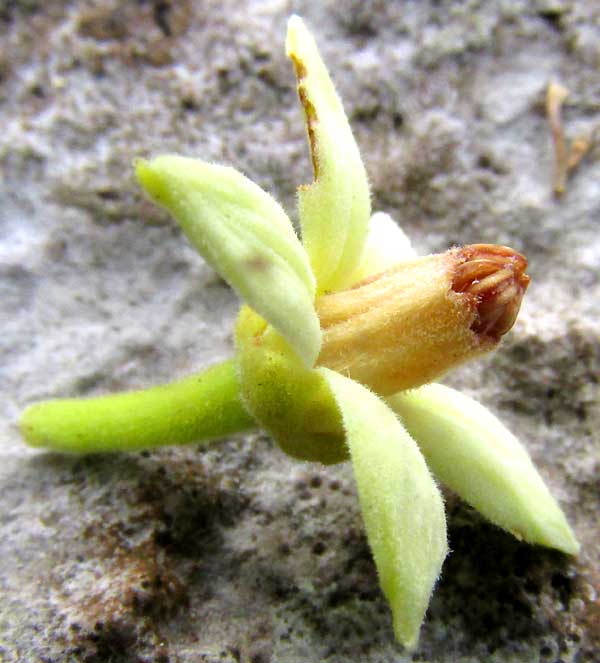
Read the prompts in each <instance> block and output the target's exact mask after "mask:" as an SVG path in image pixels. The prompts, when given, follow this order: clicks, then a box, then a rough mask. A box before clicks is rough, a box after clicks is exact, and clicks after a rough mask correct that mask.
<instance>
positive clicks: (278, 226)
mask: <svg viewBox="0 0 600 663" xmlns="http://www.w3.org/2000/svg"><path fill="white" fill-rule="evenodd" d="M136 174H137V177H138V179H139V181H140V183H141V184H142V186H143V187H144V189H146V191H147V192H148V193H149V194H150V196H151V197H152V199H153V200H154V201H155V202H157V203H158V204H160V205H163V206H164V207H166V208H167V209H168V210H169V211H170V212H171V214H173V216H174V217H175V219H176V220H177V221H178V222H179V224H180V225H181V227H182V228H183V230H184V232H185V234H186V235H187V237H188V239H189V240H190V242H191V243H192V244H193V245H194V247H195V248H196V249H197V250H198V251H199V252H200V254H201V255H202V256H203V257H204V259H205V260H206V261H207V262H208V263H210V264H211V265H212V267H213V268H214V269H216V270H217V271H218V272H219V273H220V274H221V276H223V278H224V279H225V280H226V281H228V282H229V284H230V285H231V286H232V287H233V288H234V289H235V290H236V291H237V292H238V294H239V295H240V296H241V297H242V298H243V299H244V300H245V301H246V302H247V303H248V304H249V305H250V306H251V307H252V308H253V309H255V310H256V311H257V312H258V313H260V315H262V316H263V317H264V318H265V319H266V320H267V321H268V322H270V323H271V324H272V325H273V327H275V329H277V330H278V331H279V332H280V333H281V334H283V336H284V337H285V338H286V339H287V341H288V342H289V343H290V345H291V346H292V347H293V348H294V349H295V350H296V351H297V352H298V353H299V354H300V356H301V357H302V358H303V359H304V361H305V362H306V364H308V365H312V364H313V363H314V361H315V360H316V358H317V356H318V354H319V348H320V346H321V331H320V328H319V319H318V318H317V314H316V313H315V309H314V296H315V279H314V276H313V274H312V271H311V269H310V264H309V260H308V256H307V254H306V251H305V250H304V248H303V247H302V245H301V244H300V241H299V240H298V238H297V237H296V235H295V233H294V229H293V227H292V225H291V222H290V220H289V219H288V217H287V216H286V214H285V212H284V211H283V209H282V208H281V206H280V205H279V204H278V203H277V202H276V201H275V200H274V199H273V198H271V196H269V195H268V194H267V193H265V192H264V191H263V190H262V189H261V188H260V187H259V186H257V185H256V184H254V183H253V182H251V181H250V180H249V179H248V178H246V177H244V176H243V175H242V174H241V173H239V172H238V171H236V170H234V169H233V168H228V167H225V166H215V165H213V164H209V163H205V162H203V161H199V160H197V159H188V158H185V157H179V156H161V157H157V158H156V159H153V160H152V161H143V160H140V161H138V163H137V164H136Z"/></svg>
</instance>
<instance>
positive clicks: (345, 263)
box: [286, 16, 371, 293]
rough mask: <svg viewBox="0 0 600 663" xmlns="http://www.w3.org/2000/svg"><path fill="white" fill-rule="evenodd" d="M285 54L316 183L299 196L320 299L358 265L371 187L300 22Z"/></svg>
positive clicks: (292, 24) (292, 26)
mask: <svg viewBox="0 0 600 663" xmlns="http://www.w3.org/2000/svg"><path fill="white" fill-rule="evenodd" d="M286 52H287V55H288V57H290V58H291V59H292V61H293V63H294V67H295V70H296V76H297V78H298V95H299V97H300V102H301V103H302V106H303V109H304V115H305V119H306V127H307V132H308V140H309V147H310V151H311V157H312V163H313V170H314V177H315V181H314V182H313V183H312V184H311V185H310V186H303V187H300V189H299V192H298V195H299V200H298V205H299V214H300V225H301V227H302V241H303V243H304V246H305V248H306V250H307V252H308V255H309V256H310V261H311V265H312V268H313V271H314V273H315V276H316V277H317V287H318V292H319V293H323V292H325V291H330V290H336V289H339V288H342V287H345V286H347V285H349V281H350V278H351V276H352V272H353V271H354V269H355V268H356V266H357V264H358V261H359V259H360V256H361V253H362V250H363V246H364V242H365V238H366V236H367V226H368V223H369V216H370V212H371V201H370V194H369V183H368V180H367V174H366V172H365V168H364V166H363V163H362V160H361V157H360V153H359V151H358V146H357V145H356V142H355V140H354V136H353V135H352V130H351V128H350V125H349V123H348V119H347V117H346V114H345V113H344V108H343V106H342V102H341V101H340V99H339V97H338V95H337V93H336V91H335V88H334V86H333V83H332V82H331V79H330V78H329V74H328V73H327V69H326V68H325V65H324V64H323V61H322V60H321V56H320V54H319V51H318V49H317V45H316V44H315V40H314V39H313V37H312V35H311V34H310V33H309V31H308V30H307V29H306V26H305V25H304V23H303V21H302V19H301V18H300V17H299V16H292V17H291V18H290V20H289V23H288V33H287V40H286Z"/></svg>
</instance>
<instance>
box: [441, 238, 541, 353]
mask: <svg viewBox="0 0 600 663" xmlns="http://www.w3.org/2000/svg"><path fill="white" fill-rule="evenodd" d="M459 255H460V259H461V262H460V263H459V265H458V266H457V268H456V270H455V273H454V277H453V279H452V289H453V290H454V292H460V293H465V294H467V295H470V296H471V297H472V298H473V304H474V306H475V309H476V312H477V317H476V318H475V320H474V322H473V324H472V325H471V329H472V330H473V331H474V332H475V333H476V334H479V335H480V336H486V337H488V338H491V339H495V340H499V339H500V337H501V336H502V335H504V334H506V332H507V331H508V330H509V329H510V328H511V327H512V326H513V324H514V323H515V320H516V319H517V314H518V313H519V309H520V307H521V300H522V299H523V295H524V294H525V290H527V286H528V285H529V276H528V275H527V274H525V269H526V268H527V258H525V256H523V255H522V254H520V253H518V252H517V251H515V250H514V249H511V248H509V247H507V246H499V245H496V244H471V245H469V246H465V247H463V248H462V249H460V251H459Z"/></svg>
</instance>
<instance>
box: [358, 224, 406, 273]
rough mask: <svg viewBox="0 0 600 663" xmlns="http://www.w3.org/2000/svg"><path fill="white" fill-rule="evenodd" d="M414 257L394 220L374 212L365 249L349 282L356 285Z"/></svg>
mask: <svg viewBox="0 0 600 663" xmlns="http://www.w3.org/2000/svg"><path fill="white" fill-rule="evenodd" d="M416 257H417V252H416V251H415V250H414V249H413V247H412V245H411V243H410V239H408V236H407V235H406V233H405V232H404V231H403V230H402V228H400V226H399V225H398V224H397V223H396V222H395V221H394V219H392V217H391V216H390V215H389V214H386V213H385V212H375V214H373V216H372V217H371V219H370V221H369V232H368V235H367V241H366V243H365V248H364V251H363V254H362V256H361V259H360V262H359V264H358V267H357V268H356V270H355V271H354V273H353V274H352V279H351V281H352V283H357V282H358V281H362V280H363V279H364V278H366V277H368V276H372V275H373V274H380V273H381V272H385V271H386V269H390V267H393V266H394V265H397V264H398V263H399V262H403V261H404V260H412V259H414V258H416Z"/></svg>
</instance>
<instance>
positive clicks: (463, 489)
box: [388, 384, 579, 554]
mask: <svg viewBox="0 0 600 663" xmlns="http://www.w3.org/2000/svg"><path fill="white" fill-rule="evenodd" d="M388 402H389V404H390V406H391V407H392V408H393V410H394V411H395V412H397V413H398V414H399V415H400V416H401V418H402V421H403V422H404V425H405V426H406V428H407V430H408V431H409V433H410V434H411V435H412V436H413V437H414V438H415V440H416V441H417V443H418V444H419V447H420V449H421V451H422V452H423V454H424V456H425V458H426V459H427V463H428V465H429V467H430V468H431V470H432V472H433V473H434V474H435V475H436V477H437V478H438V479H439V480H440V481H442V482H443V483H445V484H446V485H448V486H449V487H450V488H452V490H454V491H455V492H457V493H458V494H459V495H460V496H461V497H462V498H463V499H465V500H466V501H467V502H469V504H471V505H472V506H474V507H475V508H476V509H477V510H478V511H480V512H481V513H482V514H483V515H484V516H485V517H486V518H489V519H490V520H491V521H492V522H494V523H496V524H497V525H499V526H500V527H503V528H504V529H506V530H508V531H509V532H512V533H513V534H514V535H515V536H516V537H517V538H520V539H524V540H525V541H528V542H530V543H539V544H542V545H545V546H550V547H551V548H558V549H559V550H562V551H564V552H566V553H570V554H577V553H578V551H579V544H578V543H577V540H576V539H575V536H574V534H573V532H572V531H571V528H570V527H569V524H568V523H567V520H566V518H565V516H564V514H563V512H562V511H561V509H560V507H559V506H558V504H557V503H556V501H555V500H554V498H553V497H552V495H550V492H549V491H548V488H547V487H546V485H545V484H544V481H543V480H542V478H541V477H540V475H539V473H538V471H537V470H536V468H535V467H534V465H533V463H532V462H531V458H530V457H529V454H528V453H527V451H526V450H525V448H524V447H523V446H522V445H521V444H520V443H519V441H518V440H517V439H516V438H515V436H514V435H513V434H512V433H511V432H510V431H509V430H508V429H507V428H506V427H505V426H504V425H503V424H502V423H501V422H500V421H499V420H498V419H497V418H496V417H495V416H494V415H493V414H492V413H491V412H489V410H487V409H486V408H485V407H483V405H481V404H480V403H478V402H477V401H475V400H473V399H472V398H469V397H468V396H465V395H464V394H461V393H460V392H458V391H456V390H454V389H450V388H449V387H445V386H442V385H440V384H429V385H426V386H424V387H420V388H419V389H415V390H413V391H409V392H402V393H399V394H396V395H395V396H392V397H391V398H390V399H388Z"/></svg>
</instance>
